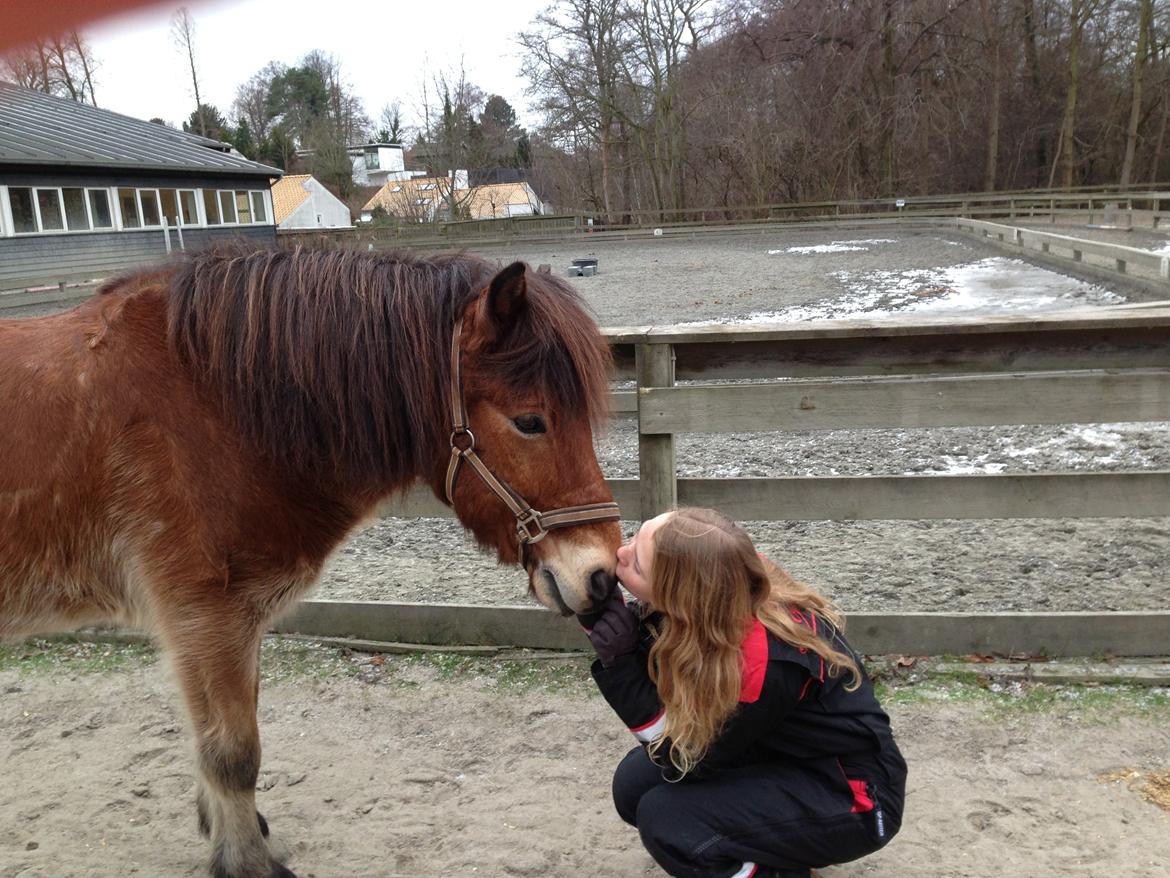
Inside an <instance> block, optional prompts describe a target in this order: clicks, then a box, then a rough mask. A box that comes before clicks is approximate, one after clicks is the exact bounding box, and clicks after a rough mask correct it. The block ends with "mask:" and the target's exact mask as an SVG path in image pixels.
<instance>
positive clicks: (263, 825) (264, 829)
mask: <svg viewBox="0 0 1170 878" xmlns="http://www.w3.org/2000/svg"><path fill="white" fill-rule="evenodd" d="M256 819H257V820H259V821H260V834H261V835H262V836H264V837H265V838H268V821H267V820H265V819H264V815H263V814H261V813H260V812H259V811H257V812H256Z"/></svg>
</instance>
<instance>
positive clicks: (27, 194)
mask: <svg viewBox="0 0 1170 878" xmlns="http://www.w3.org/2000/svg"><path fill="white" fill-rule="evenodd" d="M8 201H9V202H10V203H11V205H12V231H14V232H15V233H16V234H18V235H22V234H28V233H29V232H35V231H37V214H36V211H35V210H34V209H33V196H32V189H27V188H24V187H21V188H15V187H13V188H10V189H9V190H8Z"/></svg>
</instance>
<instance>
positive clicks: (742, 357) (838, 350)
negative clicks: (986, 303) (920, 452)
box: [615, 307, 1170, 381]
mask: <svg viewBox="0 0 1170 878" xmlns="http://www.w3.org/2000/svg"><path fill="white" fill-rule="evenodd" d="M1143 310H1145V311H1152V310H1154V311H1156V310H1158V309H1157V307H1151V308H1145V309H1143ZM675 350H676V361H675V377H676V379H677V380H679V381H687V380H707V381H709V380H723V379H750V378H810V377H817V376H830V375H832V376H855V375H911V374H954V373H967V372H982V373H989V372H990V373H994V372H1029V371H1061V370H1066V369H1082V370H1083V369H1133V368H1153V367H1166V366H1170V326H1152V327H1150V326H1132V325H1131V326H1127V327H1121V328H1095V329H1082V330H1052V331H1045V332H1016V333H991V334H984V335H966V334H960V335H934V334H931V335H924V336H902V337H896V338H887V337H883V336H876V335H875V336H870V337H861V338H850V339H841V338H819V339H793V340H790V341H787V342H784V343H778V342H774V341H738V342H712V343H691V344H679V345H676V348H675ZM615 361H618V362H620V363H621V364H622V365H624V361H623V360H622V358H619V357H616V356H615ZM618 374H619V375H620V376H622V377H625V376H626V374H627V373H626V372H624V371H619V373H618Z"/></svg>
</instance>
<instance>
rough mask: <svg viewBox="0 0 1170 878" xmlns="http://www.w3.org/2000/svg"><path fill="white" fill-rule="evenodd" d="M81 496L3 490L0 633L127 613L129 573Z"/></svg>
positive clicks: (70, 625)
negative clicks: (120, 566)
mask: <svg viewBox="0 0 1170 878" xmlns="http://www.w3.org/2000/svg"><path fill="white" fill-rule="evenodd" d="M77 499H78V498H77V497H76V496H70V497H66V496H63V495H62V494H61V493H57V492H51V493H49V494H48V495H47V496H46V495H45V494H42V493H38V492H34V491H32V490H23V491H8V492H2V493H0V534H2V536H0V636H10V635H17V634H32V633H46V632H51V631H61V630H66V629H69V628H76V627H78V626H80V625H85V624H92V623H95V622H101V621H106V620H110V619H116V618H121V617H124V616H125V615H126V613H127V609H128V606H127V605H128V601H127V591H126V588H125V580H124V577H123V576H122V575H120V572H119V570H118V565H117V564H116V562H115V561H114V557H113V554H112V552H111V551H110V548H111V547H110V545H109V543H108V541H107V540H104V539H103V538H102V536H101V534H100V533H99V532H98V521H99V520H100V517H99V516H96V515H95V513H96V510H92V509H91V510H90V511H89V512H90V515H91V516H93V517H91V518H88V519H87V517H86V515H85V514H84V513H83V512H80V511H79V510H83V509H84V506H83V505H82V504H80V503H77V502H76V501H77Z"/></svg>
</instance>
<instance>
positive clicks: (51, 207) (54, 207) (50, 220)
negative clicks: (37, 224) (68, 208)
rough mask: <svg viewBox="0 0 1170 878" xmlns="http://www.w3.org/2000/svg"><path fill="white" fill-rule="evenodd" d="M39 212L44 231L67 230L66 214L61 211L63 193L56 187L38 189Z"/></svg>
mask: <svg viewBox="0 0 1170 878" xmlns="http://www.w3.org/2000/svg"><path fill="white" fill-rule="evenodd" d="M37 212H38V213H39V214H40V216H41V231H42V232H60V231H64V230H65V215H64V214H63V213H62V212H61V193H60V192H58V191H57V190H56V189H38V190H37Z"/></svg>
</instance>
